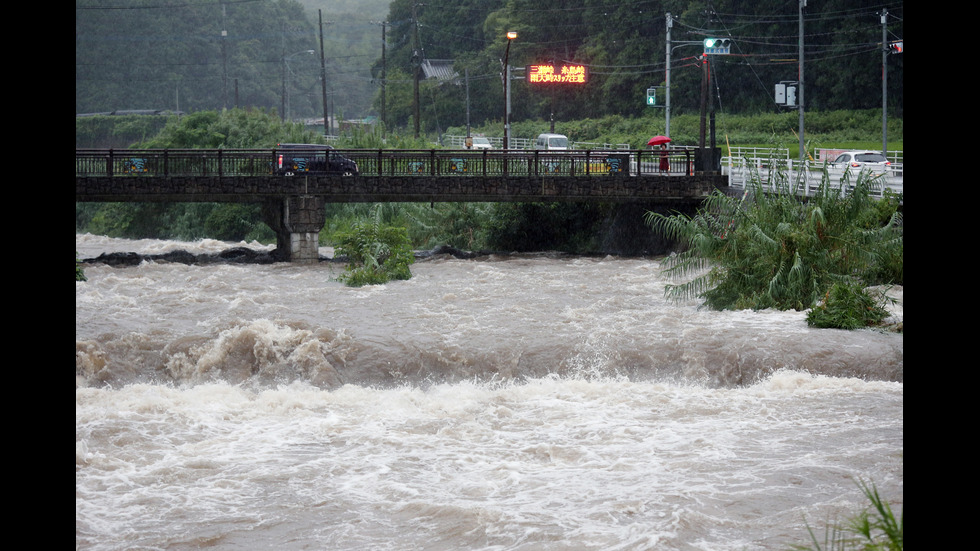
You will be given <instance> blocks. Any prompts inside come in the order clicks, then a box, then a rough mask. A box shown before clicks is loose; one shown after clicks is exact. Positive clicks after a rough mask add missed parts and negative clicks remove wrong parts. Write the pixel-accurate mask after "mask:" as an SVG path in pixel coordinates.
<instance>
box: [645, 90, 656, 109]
mask: <svg viewBox="0 0 980 551" xmlns="http://www.w3.org/2000/svg"><path fill="white" fill-rule="evenodd" d="M647 105H657V89H656V88H647Z"/></svg>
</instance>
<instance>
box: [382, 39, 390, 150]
mask: <svg viewBox="0 0 980 551" xmlns="http://www.w3.org/2000/svg"><path fill="white" fill-rule="evenodd" d="M387 24H388V22H387V21H382V22H381V137H382V138H384V137H385V132H386V128H387V126H386V125H387V113H386V112H385V110H386V105H387V104H386V103H385V102H386V101H387V95H388V93H387V92H388V60H387V59H386V58H385V54H386V46H387V44H386V42H385V40H386V38H385V36H386V35H385V25H387Z"/></svg>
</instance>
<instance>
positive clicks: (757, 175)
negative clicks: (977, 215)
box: [721, 157, 905, 197]
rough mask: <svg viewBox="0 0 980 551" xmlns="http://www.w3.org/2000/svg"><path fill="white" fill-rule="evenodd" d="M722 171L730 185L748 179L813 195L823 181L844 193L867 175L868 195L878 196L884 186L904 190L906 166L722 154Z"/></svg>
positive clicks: (745, 182) (741, 184)
mask: <svg viewBox="0 0 980 551" xmlns="http://www.w3.org/2000/svg"><path fill="white" fill-rule="evenodd" d="M721 171H722V174H725V175H727V176H728V183H729V185H730V186H731V187H733V188H737V189H744V188H745V187H746V186H748V185H750V183H751V182H758V183H759V184H761V185H762V186H763V187H769V188H773V187H776V186H787V185H788V186H790V187H791V188H792V189H795V190H796V191H797V192H798V193H799V194H801V195H813V194H815V193H817V191H819V190H820V188H821V186H822V185H824V182H826V183H827V185H829V186H830V187H832V188H840V189H841V190H843V191H844V192H845V193H846V192H848V191H849V190H851V189H853V188H854V184H855V183H856V182H857V179H858V178H859V177H865V178H870V182H871V184H872V185H871V194H872V195H873V196H877V197H881V196H882V195H883V194H884V191H885V190H886V189H888V190H891V191H892V192H894V193H903V192H904V181H905V177H904V174H905V169H904V164H903V163H892V164H890V165H888V166H887V167H886V168H885V169H883V170H882V169H867V168H866V169H863V173H862V169H855V168H849V167H848V168H841V167H836V166H833V165H832V164H830V163H827V162H814V161H807V162H801V161H797V160H792V159H782V158H773V157H754V158H752V157H741V158H735V157H725V158H723V159H722V161H721Z"/></svg>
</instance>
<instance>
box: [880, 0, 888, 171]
mask: <svg viewBox="0 0 980 551" xmlns="http://www.w3.org/2000/svg"><path fill="white" fill-rule="evenodd" d="M888 53H889V48H888V8H885V9H884V10H882V12H881V154H882V155H886V156H887V155H888Z"/></svg>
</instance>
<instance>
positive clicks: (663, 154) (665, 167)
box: [660, 143, 670, 172]
mask: <svg viewBox="0 0 980 551" xmlns="http://www.w3.org/2000/svg"><path fill="white" fill-rule="evenodd" d="M660 172H670V161H668V160H667V144H665V143H662V144H660Z"/></svg>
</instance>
